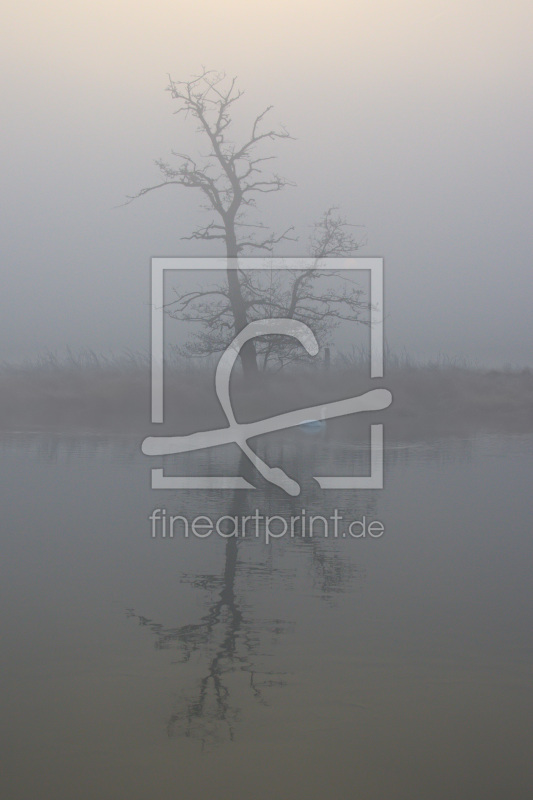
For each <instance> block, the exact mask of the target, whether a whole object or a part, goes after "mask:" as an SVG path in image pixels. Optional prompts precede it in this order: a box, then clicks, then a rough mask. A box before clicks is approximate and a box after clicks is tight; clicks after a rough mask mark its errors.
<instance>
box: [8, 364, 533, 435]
mask: <svg viewBox="0 0 533 800" xmlns="http://www.w3.org/2000/svg"><path fill="white" fill-rule="evenodd" d="M376 386H385V387H387V388H389V389H390V390H391V391H392V393H393V397H394V401H393V405H392V407H391V408H389V409H387V410H386V411H383V412H380V414H379V415H375V416H376V418H375V419H373V421H379V422H384V423H386V432H387V435H388V436H393V437H403V436H406V437H409V438H413V437H414V438H417V437H425V436H427V435H439V434H440V433H444V432H456V433H467V432H471V431H476V430H499V429H501V428H502V427H503V428H505V429H509V430H516V431H522V430H524V431H525V430H533V371H532V370H531V369H523V370H518V369H504V370H488V369H481V368H474V367H469V366H467V365H463V364H460V363H456V362H452V361H449V362H446V361H441V362H439V363H427V364H420V363H415V362H411V361H409V359H407V358H397V357H393V356H389V358H388V363H387V367H386V370H385V378H384V379H383V380H379V381H370V379H369V376H368V362H367V360H366V359H364V358H363V356H362V355H361V354H355V355H352V356H351V357H350V358H346V357H345V358H343V359H338V360H337V361H336V362H335V363H332V365H331V367H330V369H329V370H326V369H325V368H324V366H323V364H322V365H320V366H319V367H315V368H314V369H310V368H309V367H307V368H305V367H293V368H292V369H287V370H283V371H281V372H278V373H269V374H266V375H264V376H263V377H261V378H260V379H259V383H258V384H256V385H252V384H251V383H250V381H246V382H245V381H244V379H243V377H242V375H241V374H237V375H235V376H234V378H233V380H232V400H233V405H234V409H235V413H236V415H237V419H239V420H240V421H246V420H251V419H254V418H255V419H260V418H263V417H267V416H269V415H271V414H275V413H280V412H282V411H287V410H290V409H292V408H299V407H306V406H313V405H317V404H319V403H323V402H327V401H329V400H338V399H341V398H344V397H351V396H355V395H358V394H361V393H362V392H364V391H365V390H366V389H368V388H371V387H372V388H375V387H376ZM165 387H166V388H165V416H166V424H165V425H164V426H158V430H161V431H162V430H167V429H168V430H172V431H173V432H175V433H187V432H192V431H195V430H199V429H208V428H212V427H215V426H217V427H218V426H223V425H225V424H226V421H225V418H224V415H223V413H222V410H221V408H220V406H219V403H218V400H217V398H216V395H215V392H214V385H213V369H212V364H211V365H208V364H205V362H202V363H201V364H199V363H198V362H191V361H187V360H179V359H175V360H172V359H170V363H169V364H168V365H166V374H165ZM369 421H370V415H368V414H365V415H362V416H361V415H354V416H352V417H351V418H343V419H340V420H337V421H330V422H329V423H328V430H331V431H332V432H333V434H334V433H335V431H341V432H342V431H345V430H346V426H357V425H364V426H367V425H368V422H369ZM154 427H155V426H152V425H151V423H150V365H149V359H148V358H147V357H145V356H141V355H135V354H128V355H125V356H121V357H116V358H105V357H101V356H97V355H95V354H94V353H90V352H89V353H83V354H81V355H78V356H74V355H72V354H69V355H68V356H67V357H65V358H58V357H56V356H54V355H50V356H48V357H46V358H44V359H40V360H38V361H35V362H32V363H25V364H18V365H15V364H4V365H2V366H0V428H1V429H3V430H11V431H14V430H26V431H27V430H40V429H47V430H71V431H72V430H79V431H89V430H91V431H107V432H109V433H113V432H128V431H131V432H132V433H136V432H138V433H139V435H144V434H145V433H146V432H147V431H149V430H150V429H152V430H153V429H154Z"/></svg>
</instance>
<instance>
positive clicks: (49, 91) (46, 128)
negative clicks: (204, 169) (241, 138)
mask: <svg viewBox="0 0 533 800" xmlns="http://www.w3.org/2000/svg"><path fill="white" fill-rule="evenodd" d="M532 22H533V11H532V9H531V5H530V4H529V3H527V2H511V3H503V2H487V1H486V0H485V2H481V0H475V1H473V0H466V2H447V3H444V2H436V1H435V0H429V2H428V0H426V1H425V2H413V1H412V0H409V1H406V0H402V2H391V1H390V0H388V1H387V2H385V1H384V0H377V1H375V2H372V3H370V2H358V3H355V4H353V5H352V4H351V3H348V2H340V1H339V0H336V2H334V3H332V4H329V5H326V4H321V3H316V2H305V3H304V2H300V0H298V2H291V3H290V4H289V5H288V6H286V5H284V4H282V3H281V2H269V3H265V2H259V3H254V4H253V6H250V5H249V4H245V3H244V2H230V3H226V4H223V5H221V4H217V3H215V2H213V1H212V0H209V1H208V2H204V3H200V4H196V5H194V6H193V5H192V4H185V3H180V2H172V3H171V2H167V1H166V0H165V1H164V2H157V1H156V2H155V3H148V2H145V0H141V2H137V3H135V4H131V3H125V2H112V3H104V2H94V3H92V4H86V3H80V2H79V0H74V2H70V3H66V2H59V1H58V0H52V2H50V3H48V4H46V5H43V4H40V3H37V2H22V3H18V4H15V3H11V4H10V6H9V7H8V9H7V11H6V12H5V15H4V25H3V38H4V41H3V44H2V56H1V57H2V60H3V67H4V72H5V74H6V80H5V88H4V96H3V115H2V116H3V121H2V133H1V137H2V147H3V152H4V167H3V175H2V193H3V209H2V215H1V226H2V236H1V241H2V245H1V247H2V267H3V271H2V275H3V292H2V296H1V301H0V320H1V321H0V326H1V328H0V333H1V336H0V358H1V359H5V360H8V361H18V360H25V359H32V358H34V357H36V356H38V355H39V354H42V353H44V352H46V351H49V350H52V351H57V352H64V351H65V349H66V348H67V347H68V348H70V349H72V350H73V351H78V350H82V349H87V348H90V349H93V350H95V351H97V352H98V353H104V354H107V353H122V352H124V351H125V350H133V351H143V352H145V351H146V350H147V349H148V345H149V268H150V258H151V257H152V256H157V255H173V256H179V255H190V254H196V255H209V254H210V253H216V252H217V250H216V249H215V248H212V247H211V248H207V247H206V246H205V244H203V243H191V242H186V241H185V242H184V241H183V240H182V239H181V237H182V236H186V235H187V234H189V233H190V231H191V229H192V227H193V226H194V224H196V223H197V222H198V220H199V212H198V207H199V201H200V198H199V197H198V196H196V194H195V193H194V192H186V191H184V190H181V189H180V188H179V187H168V188H165V189H163V190H161V191H160V192H154V193H153V194H151V195H149V196H147V197H144V198H140V199H139V200H137V201H136V202H134V203H132V204H130V205H125V206H124V205H123V203H124V201H125V199H126V197H127V195H132V194H135V193H136V192H138V191H139V189H140V188H142V187H143V186H146V185H150V184H152V183H155V182H156V181H157V178H158V172H157V169H156V167H155V166H154V164H153V160H154V159H156V158H158V157H166V156H168V154H169V152H170V150H171V149H172V148H174V149H177V150H180V151H184V152H192V151H193V150H194V149H195V148H197V147H198V145H197V142H196V139H195V135H194V126H193V123H192V121H191V120H189V121H188V122H187V121H186V120H183V118H182V117H180V116H178V117H176V116H174V115H173V113H172V112H173V107H172V103H171V99H170V96H169V94H168V93H167V92H165V91H164V90H165V87H166V85H167V82H168V78H167V73H170V74H171V75H172V76H173V77H174V78H176V79H187V78H189V77H190V76H191V75H192V74H195V73H197V72H198V71H199V70H200V69H201V67H202V65H203V66H205V67H207V68H212V69H217V70H225V71H226V72H227V73H228V74H229V75H237V76H238V79H239V85H240V86H241V87H242V88H244V89H246V94H245V96H244V97H243V99H242V100H241V101H240V109H239V119H242V121H243V124H244V121H245V120H250V119H253V118H254V117H255V115H256V114H257V113H259V112H260V111H261V110H263V108H264V107H265V106H267V105H269V104H273V105H274V109H273V110H272V112H271V119H272V123H273V124H274V123H275V124H277V123H283V124H284V125H286V126H287V128H288V130H289V131H290V132H291V134H292V135H293V136H294V137H295V140H294V141H292V140H291V141H283V142H277V143H274V145H273V152H276V153H277V154H278V155H279V163H278V164H277V166H276V169H277V170H278V171H279V172H280V174H282V175H284V176H286V177H287V178H289V179H291V180H293V181H295V183H296V184H297V186H296V187H295V188H287V189H286V190H285V191H284V192H283V193H281V194H279V195H276V197H275V198H274V199H272V198H265V202H264V203H262V205H261V207H260V209H259V210H260V212H261V219H262V221H263V222H264V223H265V224H268V225H271V226H273V227H274V228H278V229H280V228H284V227H287V226H288V225H295V226H296V227H297V229H298V232H299V233H300V235H301V239H300V241H299V243H298V244H294V243H293V244H291V245H290V246H289V245H287V247H286V248H285V250H284V252H285V253H286V254H291V255H304V254H305V239H306V235H307V233H308V230H309V229H308V226H309V225H310V224H311V223H312V222H313V221H314V220H316V219H317V218H318V217H319V216H320V214H321V213H322V212H323V210H324V209H325V208H327V207H329V206H331V205H338V206H339V207H340V208H341V210H342V212H343V213H344V214H345V215H346V217H347V218H348V219H349V220H350V221H352V222H354V223H357V224H360V225H364V226H365V232H366V240H367V245H366V247H365V248H364V249H362V250H361V254H362V255H375V256H383V257H384V259H385V270H386V277H385V291H386V313H387V318H386V325H387V327H386V336H387V342H388V346H389V348H390V349H391V350H392V351H394V352H398V353H401V352H408V353H409V354H410V355H411V356H412V357H414V358H419V359H427V358H437V357H439V355H442V354H445V355H447V356H449V357H452V358H455V357H458V358H461V359H465V360H466V361H468V362H469V363H472V364H481V365H490V366H493V365H495V366H497V365H504V364H511V365H516V366H521V365H531V364H532V363H533V356H532V355H531V347H530V342H531V323H530V318H529V304H530V295H531V289H532V283H533V281H532V277H531V229H530V224H529V222H530V209H531V200H532V196H531V195H532V187H533V180H532V179H533V174H532V173H533V167H532V159H531V155H530V148H531V144H530V143H531V139H532V121H533V111H532V107H531V102H530V97H531V89H532V86H531V83H532V76H533V71H532V69H531V67H532V55H531V50H530V42H529V39H530V30H531V23H532ZM284 252H283V251H282V252H281V253H280V254H284Z"/></svg>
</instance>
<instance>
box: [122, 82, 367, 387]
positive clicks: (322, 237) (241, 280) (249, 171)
mask: <svg viewBox="0 0 533 800" xmlns="http://www.w3.org/2000/svg"><path fill="white" fill-rule="evenodd" d="M167 88H168V91H169V92H170V94H171V97H172V99H173V100H174V101H176V103H177V106H178V107H177V109H176V111H175V113H176V114H183V115H184V116H185V118H187V117H192V118H193V119H194V120H195V121H196V123H197V131H198V133H199V135H200V136H201V137H202V139H203V140H204V141H205V142H206V143H207V145H208V151H207V153H206V155H204V156H199V157H198V158H193V157H192V156H191V155H188V154H185V153H181V152H176V151H172V155H173V157H174V158H175V159H176V160H177V163H176V165H175V166H173V165H171V164H169V163H168V162H167V161H164V160H162V159H158V160H157V161H156V162H155V163H156V164H157V166H158V167H159V170H160V171H161V173H162V176H163V180H162V181H161V182H159V183H157V184H155V185H153V186H148V187H146V188H144V189H141V190H140V191H139V192H138V193H137V194H136V195H134V196H132V197H129V198H128V202H131V201H132V200H134V199H136V198H138V197H141V196H143V195H145V194H147V193H148V192H152V191H154V190H156V189H161V188H162V187H165V186H169V185H176V186H181V187H184V188H186V189H196V190H199V191H200V192H201V193H202V194H203V198H204V204H203V207H204V208H205V209H207V210H208V211H209V212H210V213H211V214H212V218H211V219H210V220H209V222H208V223H207V224H205V225H201V226H198V227H197V228H196V229H195V230H194V231H193V232H192V233H191V234H190V235H189V236H185V237H183V238H184V239H189V240H190V239H198V240H203V241H210V240H218V241H220V242H223V243H224V246H225V251H226V258H227V269H226V281H225V283H224V284H222V285H217V286H213V287H209V289H207V290H206V289H205V287H204V288H202V289H201V290H198V291H197V292H189V293H186V294H182V295H180V296H178V298H177V300H175V301H174V302H173V303H171V304H169V306H167V309H166V310H167V311H168V313H169V314H170V315H171V316H173V317H175V318H177V319H181V320H185V321H192V322H199V323H202V326H203V329H202V330H201V332H200V333H199V334H198V335H197V336H196V337H195V342H194V343H193V344H192V345H191V346H190V347H189V348H188V351H189V352H188V354H189V355H205V354H210V353H214V352H217V351H219V350H222V349H224V347H225V346H226V345H227V343H228V342H229V341H231V339H233V338H234V336H235V335H236V334H237V333H239V332H240V331H241V330H242V329H243V328H244V327H245V326H246V325H247V324H248V322H250V321H251V320H253V319H258V318H261V317H263V318H264V317H268V316H288V317H291V318H295V319H302V320H304V321H306V322H308V324H309V323H310V322H311V323H315V326H316V330H315V335H317V334H319V335H321V336H322V338H324V336H325V335H326V333H327V332H329V331H330V330H331V328H332V327H333V325H334V323H335V322H338V321H339V320H340V319H347V318H350V319H356V320H357V319H360V317H361V314H362V312H363V311H364V310H365V304H364V303H363V301H362V299H361V293H360V291H359V290H358V289H357V288H355V287H352V288H351V289H348V288H347V287H345V288H344V289H342V290H339V291H334V290H331V289H330V290H329V291H326V292H322V293H318V292H317V291H316V290H315V284H316V282H317V281H318V280H319V279H320V278H321V277H323V272H321V270H320V265H319V261H320V259H322V258H325V257H328V256H348V255H352V254H353V252H354V250H356V249H357V247H358V246H359V244H358V243H357V242H356V241H355V239H354V237H353V235H352V233H351V232H350V226H348V225H347V223H346V221H345V220H344V219H343V218H342V217H340V216H339V215H338V214H337V213H336V210H335V209H329V211H327V212H326V213H325V214H324V217H323V218H322V220H320V222H319V223H317V224H316V225H315V228H314V231H313V235H312V237H311V242H310V244H311V252H310V255H311V259H312V263H311V264H310V266H309V268H308V269H305V270H303V271H302V272H300V273H299V274H296V273H295V272H294V271H292V273H291V275H290V280H289V282H288V283H287V281H286V280H285V282H284V283H283V285H282V282H280V281H279V280H278V282H277V283H275V282H273V281H272V278H270V279H269V284H268V285H265V284H264V278H263V283H262V282H261V279H260V278H258V277H256V278H255V279H253V278H252V277H251V276H250V275H246V273H245V271H243V270H242V269H240V264H239V256H241V255H243V254H246V253H248V254H252V253H263V254H272V253H273V251H274V248H275V246H276V245H277V244H279V243H280V242H281V241H283V240H287V239H290V238H292V237H291V236H290V234H291V232H292V231H293V227H292V226H291V227H288V228H287V229H286V230H284V231H283V232H282V233H279V234H276V233H273V232H270V231H269V229H268V228H267V226H265V225H264V224H262V223H252V222H251V221H250V220H249V218H248V216H247V212H249V211H250V209H253V208H255V207H256V201H257V197H258V195H261V194H270V193H272V192H278V191H281V190H282V189H283V188H285V186H287V185H294V184H291V182H290V181H288V180H286V179H285V178H282V177H280V176H279V175H277V174H276V173H270V172H267V171H265V163H266V162H269V161H271V160H273V159H274V158H275V156H274V155H272V154H268V153H267V154H261V153H260V152H258V151H260V149H261V147H262V146H263V145H264V144H266V143H267V142H272V141H275V140H277V139H289V138H292V137H291V136H290V134H289V133H288V132H287V131H286V130H285V128H280V129H274V128H268V126H265V118H266V116H267V114H268V112H269V111H270V110H271V108H272V106H268V107H267V108H266V109H265V110H264V111H262V112H261V113H260V114H258V115H257V116H256V117H255V119H254V120H253V123H252V124H251V127H250V130H249V132H248V134H247V135H246V136H245V137H244V141H242V142H241V143H236V142H235V141H234V138H233V135H232V131H233V128H232V123H233V119H232V112H233V107H234V105H235V103H237V102H238V101H239V99H240V98H241V97H242V95H243V91H242V90H240V89H238V88H237V84H236V79H235V78H233V79H232V80H229V79H227V78H226V75H225V74H224V73H217V72H213V71H208V70H204V71H203V72H202V73H201V74H200V75H197V76H195V77H193V78H192V79H191V80H189V81H175V80H173V79H172V78H171V77H170V76H169V86H168V87H167ZM329 275H330V276H331V273H329ZM361 321H362V320H361ZM281 338H282V337H274V338H273V340H272V341H271V342H270V343H266V342H263V343H260V344H259V355H260V356H261V359H262V365H263V367H265V366H266V365H267V364H268V363H269V362H270V361H272V360H276V361H277V362H278V363H279V365H283V364H284V363H287V361H291V360H293V358H294V357H295V353H296V351H295V347H294V345H293V344H292V343H291V344H287V343H285V344H284V343H282V342H281ZM257 347H258V345H257V344H256V343H255V342H247V344H246V345H245V346H244V347H243V349H242V352H241V361H242V365H243V370H244V372H245V374H246V375H247V376H248V377H249V376H253V375H255V374H257V372H258V357H257V356H258V350H257ZM273 356H276V358H274V359H273ZM277 356H279V357H277Z"/></svg>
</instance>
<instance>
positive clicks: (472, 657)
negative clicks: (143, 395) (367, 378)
mask: <svg viewBox="0 0 533 800" xmlns="http://www.w3.org/2000/svg"><path fill="white" fill-rule="evenodd" d="M262 455H263V456H264V457H265V460H266V461H267V462H268V463H270V464H272V465H276V464H280V463H283V465H284V468H286V469H287V472H289V474H291V475H296V474H297V475H299V476H301V478H302V482H303V491H302V494H301V495H300V496H299V497H297V498H288V497H287V496H286V495H284V494H283V493H282V492H280V491H278V490H277V489H274V488H269V487H268V485H266V484H264V482H263V483H261V484H259V482H258V481H257V480H254V479H252V482H254V483H255V484H256V485H257V486H258V487H259V488H258V489H257V490H256V491H255V492H233V493H232V492H220V491H218V492H206V491H203V492H202V491H195V492H194V491H189V492H184V491H182V492H178V491H159V492H155V491H152V490H151V489H150V467H152V466H157V465H158V466H161V463H162V462H159V464H156V463H155V461H154V462H152V461H151V460H150V459H148V458H146V457H144V456H142V455H141V453H140V450H139V442H138V441H136V440H134V439H128V438H123V439H114V440H111V441H106V440H105V439H104V438H98V437H87V438H84V439H79V438H78V439H77V438H74V437H69V436H50V435H46V436H45V435H43V436H30V435H22V434H19V435H15V434H13V435H10V436H7V435H4V436H3V438H2V459H1V470H2V482H1V487H2V488H1V497H2V503H1V508H2V526H3V535H2V561H1V563H2V580H1V585H0V592H1V608H2V637H1V644H0V647H1V651H2V652H1V663H2V677H1V680H2V689H3V691H2V696H3V707H2V715H1V723H0V724H1V728H2V747H1V751H2V768H1V771H0V797H2V798H6V800H19V799H20V800H22V799H24V800H30V799H31V800H36V799H37V798H38V800H48V799H50V800H72V799H73V798H76V800H84V798H88V799H89V798H90V799H91V800H106V799H107V798H110V799H111V798H117V800H121V799H122V798H127V799H128V800H146V799H147V798H150V800H162V799H163V798H168V797H179V798H190V799H191V800H196V798H198V799H200V798H201V799H202V800H204V798H207V797H217V798H233V799H234V800H235V799H236V800H241V798H242V800H250V798H254V799H256V798H257V799H259V800H262V799H263V798H265V800H266V798H269V799H270V798H302V800H303V799H304V798H305V799H306V800H309V798H317V799H318V798H321V799H322V798H324V797H332V798H361V800H367V799H368V800H385V799H386V800H391V799H394V800H395V799H396V798H398V799H400V798H402V799H403V798H405V799H406V800H407V798H409V800H413V798H423V799H424V800H432V799H433V798H446V800H449V798H460V800H470V798H472V800H480V798H483V800H488V799H489V798H495V800H496V798H497V800H502V798H505V799H506V800H507V798H509V800H511V799H512V800H518V799H519V798H520V799H521V798H524V800H526V798H527V799H528V800H530V798H531V797H532V796H533V762H532V759H531V753H532V752H533V692H532V667H533V643H532V631H533V581H532V579H531V569H532V563H533V539H532V525H531V520H532V511H533V491H532V482H531V478H532V474H533V437H532V436H509V435H483V436H478V437H476V438H473V439H469V440H464V439H453V438H448V439H443V440H439V441H432V442H428V443H419V444H407V445H398V444H395V445H389V446H388V447H387V451H386V456H385V488H384V489H383V490H382V491H367V492H364V491H363V492H361V491H360V492H347V491H342V492H339V491H336V492H335V491H330V492H327V491H320V490H319V488H318V486H317V484H316V483H315V482H314V481H313V479H312V475H313V474H317V473H316V469H315V466H316V464H317V463H320V464H321V465H322V466H324V465H325V464H326V462H327V463H328V464H329V465H330V466H331V465H335V468H336V470H337V471H338V472H339V473H343V474H350V473H352V474H354V472H355V473H357V472H358V471H359V472H361V473H364V471H365V469H366V466H365V459H366V453H365V448H364V447H362V448H355V447H351V448H350V447H348V446H341V445H340V444H339V443H332V442H331V441H328V440H327V438H323V437H322V438H321V437H320V435H318V436H316V437H313V436H306V435H305V434H302V435H300V432H294V433H293V434H291V435H285V436H283V437H280V438H279V439H278V440H276V439H275V438H274V439H272V441H271V442H270V443H269V445H268V449H267V450H264V451H262ZM184 465H185V466H184ZM208 466H209V469H210V470H211V471H212V472H215V473H216V472H217V471H218V472H219V473H220V474H223V473H225V472H226V471H227V472H228V473H230V474H245V473H246V472H247V470H248V466H247V465H246V464H243V463H242V461H241V460H240V458H239V455H238V452H235V451H234V449H233V448H232V447H227V448H219V449H218V451H212V452H211V453H207V452H204V453H197V454H195V456H194V459H193V458H192V457H191V458H190V460H189V461H181V462H178V461H173V460H172V459H169V460H167V463H166V468H167V470H168V472H172V471H173V470H174V472H176V473H178V472H179V470H180V469H181V472H182V474H186V473H187V472H192V473H195V472H196V473H198V474H201V473H202V470H203V471H204V473H205V470H206V469H207V467H208ZM248 472H249V470H248ZM323 473H324V470H321V471H319V472H318V474H323ZM247 477H248V479H249V478H250V475H249V474H248V475H247ZM157 508H161V509H165V510H166V511H167V514H168V515H170V514H174V515H182V516H184V517H187V518H188V519H191V520H192V519H193V518H194V517H196V516H198V515H206V516H210V517H211V518H212V519H216V518H218V517H220V516H222V515H230V516H237V517H238V518H239V519H241V518H242V516H243V515H244V516H246V515H248V516H251V515H253V514H254V513H255V512H256V509H257V511H258V513H259V514H261V515H267V514H268V515H279V516H282V517H283V518H284V519H288V518H289V517H290V516H291V515H292V516H298V515H300V516H301V512H302V508H304V509H305V511H306V514H308V515H321V516H324V517H326V518H328V517H330V516H331V515H333V514H334V513H335V509H337V514H338V515H340V516H342V518H343V520H342V522H339V531H341V530H344V531H345V529H346V528H347V525H348V524H349V523H350V522H351V521H352V520H362V518H363V516H364V517H365V520H366V522H367V523H368V522H371V521H379V522H381V523H382V525H383V526H384V533H383V535H382V536H381V537H379V538H371V537H369V536H367V537H366V538H362V537H359V538H353V537H351V536H345V537H342V536H339V537H338V538H334V537H333V536H332V535H331V529H330V535H329V536H328V537H325V536H324V532H323V530H321V527H320V524H318V525H317V527H316V529H315V531H314V536H313V537H309V536H306V537H303V536H302V535H301V532H300V534H298V530H296V532H295V535H294V536H293V537H290V536H289V535H287V536H285V537H283V538H280V539H277V540H275V541H271V542H270V543H269V544H266V542H265V535H264V534H265V530H264V524H263V523H261V524H260V525H259V531H260V535H259V536H258V537H257V538H256V537H255V536H254V535H248V536H246V537H245V538H244V539H242V538H239V539H235V538H223V537H222V536H219V535H216V534H213V535H212V536H210V537H207V538H204V539H199V538H196V537H194V536H192V535H190V536H189V537H188V538H186V537H185V536H184V535H183V528H180V527H179V526H178V527H177V528H176V530H175V535H174V537H173V538H169V537H166V538H162V536H161V535H160V529H157V530H156V533H157V534H158V535H157V536H156V538H152V535H151V523H150V521H149V516H150V515H151V514H152V512H153V510H154V509H157ZM225 524H227V525H231V524H232V523H231V521H228V520H226V523H225ZM272 527H273V529H275V531H279V530H280V527H281V522H280V521H279V520H278V521H277V523H276V525H273V526H272ZM225 530H226V531H227V530H228V529H227V528H226V529H225ZM249 530H251V531H252V533H253V532H254V530H253V528H250V529H249ZM355 530H356V531H359V530H360V526H356V528H355Z"/></svg>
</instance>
